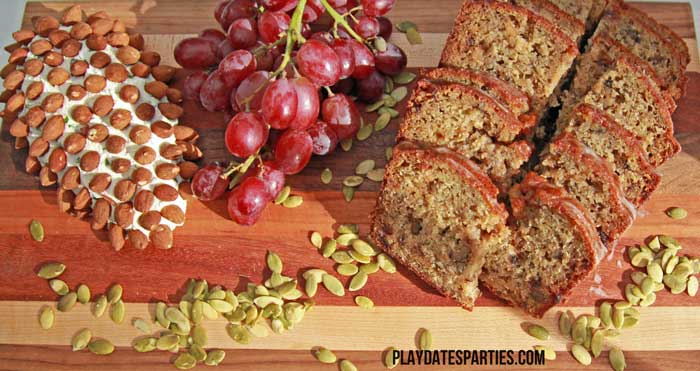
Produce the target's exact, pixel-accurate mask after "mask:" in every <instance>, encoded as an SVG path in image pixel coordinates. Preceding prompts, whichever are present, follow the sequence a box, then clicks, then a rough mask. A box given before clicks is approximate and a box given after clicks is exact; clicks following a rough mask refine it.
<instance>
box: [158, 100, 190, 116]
mask: <svg viewBox="0 0 700 371" xmlns="http://www.w3.org/2000/svg"><path fill="white" fill-rule="evenodd" d="M158 110H159V111H160V113H162V114H163V116H165V117H167V118H169V119H171V120H176V119H178V118H180V116H182V113H183V112H184V110H183V109H182V107H180V106H178V105H177V104H174V103H159V104H158Z"/></svg>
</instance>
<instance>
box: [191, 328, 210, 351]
mask: <svg viewBox="0 0 700 371" xmlns="http://www.w3.org/2000/svg"><path fill="white" fill-rule="evenodd" d="M190 336H192V343H193V344H197V345H199V346H202V347H205V346H207V343H208V342H209V338H208V337H207V330H206V329H204V327H202V326H195V327H193V328H192V332H191V333H190Z"/></svg>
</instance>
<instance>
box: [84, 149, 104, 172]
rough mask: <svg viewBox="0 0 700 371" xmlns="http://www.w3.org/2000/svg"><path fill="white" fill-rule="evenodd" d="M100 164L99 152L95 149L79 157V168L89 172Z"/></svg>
mask: <svg viewBox="0 0 700 371" xmlns="http://www.w3.org/2000/svg"><path fill="white" fill-rule="evenodd" d="M99 165H100V154H99V153H98V152H97V151H89V152H86V153H85V154H83V155H82V156H81V157H80V168H81V169H82V170H83V171H85V172H90V171H93V170H95V169H97V167H98V166H99Z"/></svg>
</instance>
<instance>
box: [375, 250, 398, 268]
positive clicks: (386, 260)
mask: <svg viewBox="0 0 700 371" xmlns="http://www.w3.org/2000/svg"><path fill="white" fill-rule="evenodd" d="M377 264H379V268H381V269H382V270H383V271H384V272H386V273H396V263H395V262H394V259H393V258H392V257H390V256H389V255H387V254H385V253H380V254H379V255H377Z"/></svg>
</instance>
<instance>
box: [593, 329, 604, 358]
mask: <svg viewBox="0 0 700 371" xmlns="http://www.w3.org/2000/svg"><path fill="white" fill-rule="evenodd" d="M604 340H605V336H604V335H603V332H602V331H596V332H594V333H593V337H592V338H591V353H593V357H595V358H598V356H599V355H600V352H602V351H603V341H604Z"/></svg>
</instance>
